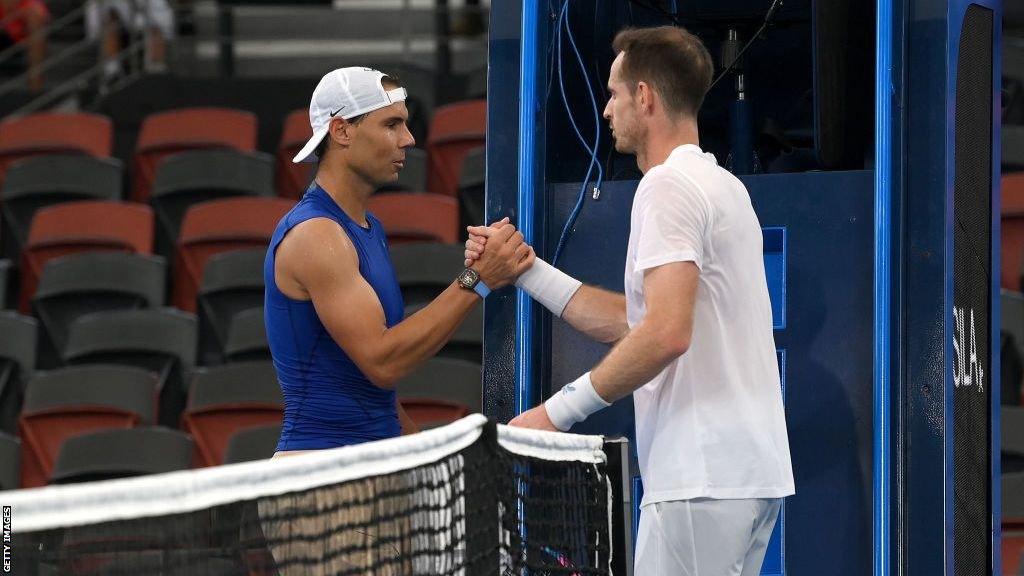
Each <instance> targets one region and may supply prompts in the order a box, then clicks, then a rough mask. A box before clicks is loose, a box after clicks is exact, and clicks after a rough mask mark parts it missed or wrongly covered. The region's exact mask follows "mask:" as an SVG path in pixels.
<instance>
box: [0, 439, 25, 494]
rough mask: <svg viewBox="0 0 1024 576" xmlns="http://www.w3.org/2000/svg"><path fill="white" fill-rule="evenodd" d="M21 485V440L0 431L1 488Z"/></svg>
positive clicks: (12, 488)
mask: <svg viewBox="0 0 1024 576" xmlns="http://www.w3.org/2000/svg"><path fill="white" fill-rule="evenodd" d="M20 487H21V440H18V437H17V436H12V435H10V434H7V433H6V432H0V490H14V489H15V488H20Z"/></svg>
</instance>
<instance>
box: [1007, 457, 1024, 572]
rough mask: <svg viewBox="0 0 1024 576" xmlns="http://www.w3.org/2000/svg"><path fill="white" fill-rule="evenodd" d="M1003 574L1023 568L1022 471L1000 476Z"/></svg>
mask: <svg viewBox="0 0 1024 576" xmlns="http://www.w3.org/2000/svg"><path fill="white" fill-rule="evenodd" d="M1002 531H1003V538H1002V557H1003V574H1019V573H1020V572H1019V570H1020V569H1021V568H1024V565H1021V564H1020V562H1021V561H1022V560H1024V472H1017V473H1013V474H1003V476H1002Z"/></svg>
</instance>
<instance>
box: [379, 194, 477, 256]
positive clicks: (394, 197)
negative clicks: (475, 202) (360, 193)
mask: <svg viewBox="0 0 1024 576" xmlns="http://www.w3.org/2000/svg"><path fill="white" fill-rule="evenodd" d="M366 209H367V210H368V211H369V212H370V213H371V214H373V215H374V216H376V217H377V219H378V220H380V221H381V224H383V225H384V232H385V233H386V234H387V237H388V242H389V243H391V244H402V243H405V242H439V243H441V244H454V243H456V242H458V241H459V202H458V200H456V199H455V198H454V197H452V196H442V195H440V194H425V193H417V192H387V193H382V194H374V195H373V196H370V201H369V202H368V203H367V205H366Z"/></svg>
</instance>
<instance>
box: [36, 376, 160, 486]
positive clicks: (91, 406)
mask: <svg viewBox="0 0 1024 576" xmlns="http://www.w3.org/2000/svg"><path fill="white" fill-rule="evenodd" d="M156 390H157V377H156V375H155V374H152V373H151V372H148V371H146V370H143V369H141V368H132V367H127V366H109V365H90V366H75V367H69V368H62V369H60V370H53V371H50V372H41V373H38V374H36V375H35V377H33V378H32V380H31V381H30V382H29V384H28V388H27V389H26V391H25V406H24V408H23V409H22V412H21V417H20V418H19V427H20V432H21V437H22V438H23V439H24V441H25V447H24V451H23V457H22V485H23V486H24V487H34V486H41V485H44V484H45V483H46V482H47V481H48V479H49V475H50V473H51V472H52V468H53V464H54V460H55V459H56V456H57V453H58V451H59V449H60V447H61V445H62V444H63V442H64V441H65V440H66V439H67V438H69V437H71V436H75V435H78V434H81V433H84V432H88V431H92V430H98V429H105V428H131V427H134V426H136V425H139V424H150V423H152V422H153V419H154V417H155V415H154V406H155V404H156V402H155V401H156Z"/></svg>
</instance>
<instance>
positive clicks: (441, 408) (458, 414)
mask: <svg viewBox="0 0 1024 576" xmlns="http://www.w3.org/2000/svg"><path fill="white" fill-rule="evenodd" d="M401 403H402V408H403V409H404V410H405V413H406V414H407V415H408V416H409V418H410V419H412V421H413V422H415V423H416V425H417V426H419V428H420V430H426V429H428V428H435V427H437V426H444V425H445V424H451V423H452V422H455V421H456V420H459V419H460V418H465V417H466V416H469V414H470V410H469V407H468V406H463V405H462V404H458V403H455V402H446V401H444V400H427V399H425V398H402V399H401Z"/></svg>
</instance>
